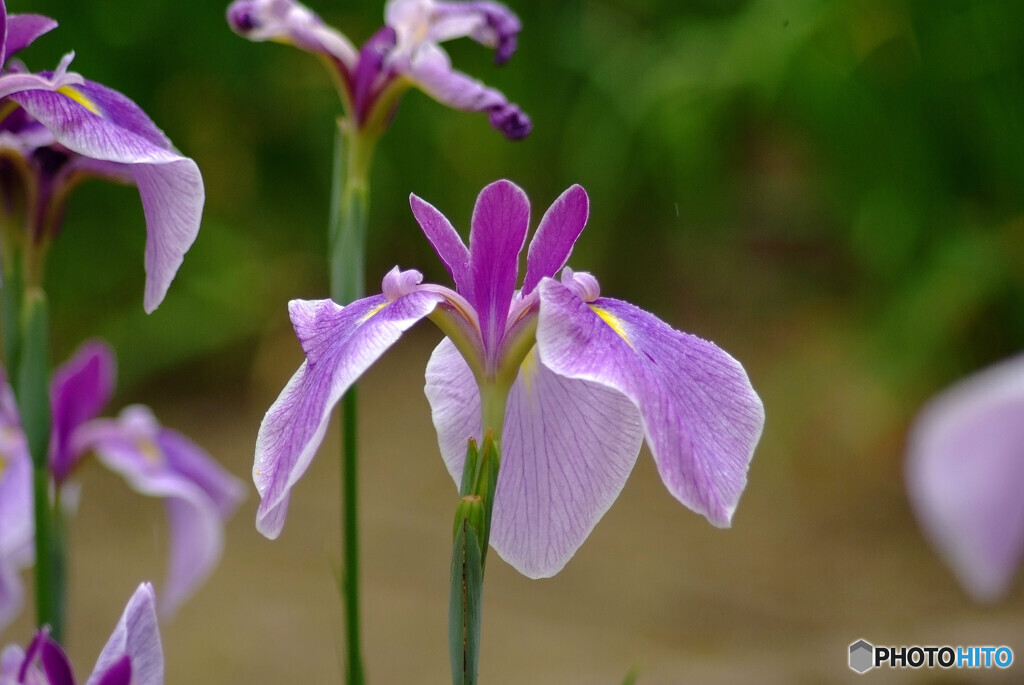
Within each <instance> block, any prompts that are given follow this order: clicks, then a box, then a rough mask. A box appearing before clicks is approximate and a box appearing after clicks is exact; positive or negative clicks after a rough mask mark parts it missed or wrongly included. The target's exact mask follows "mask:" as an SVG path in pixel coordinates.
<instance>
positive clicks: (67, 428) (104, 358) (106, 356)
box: [50, 340, 115, 484]
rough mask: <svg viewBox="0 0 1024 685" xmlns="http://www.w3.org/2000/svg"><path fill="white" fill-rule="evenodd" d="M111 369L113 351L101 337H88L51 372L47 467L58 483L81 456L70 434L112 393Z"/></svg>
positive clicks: (65, 476) (97, 409)
mask: <svg viewBox="0 0 1024 685" xmlns="http://www.w3.org/2000/svg"><path fill="white" fill-rule="evenodd" d="M114 368H115V367H114V353H113V351H112V350H111V349H110V347H109V346H108V345H107V344H106V343H104V342H102V341H100V340H90V341H88V342H86V343H84V344H83V345H82V346H81V347H79V348H78V350H77V351H76V352H75V354H74V355H73V356H72V357H71V359H69V360H68V361H67V362H65V363H64V364H63V365H61V366H60V367H59V368H58V369H57V370H56V371H55V372H54V374H53V380H52V381H51V382H50V407H51V408H52V410H53V430H52V431H51V433H50V469H51V471H52V472H53V478H54V480H55V481H56V482H57V483H58V484H59V483H61V482H62V481H63V480H64V479H65V478H67V476H68V474H69V473H70V472H71V470H72V468H74V466H75V463H76V459H77V457H78V456H80V453H76V452H75V451H74V450H73V447H72V442H71V435H72V433H73V432H74V430H75V429H76V428H78V426H80V425H81V424H83V423H85V422H86V421H88V420H89V419H92V418H95V417H96V416H98V415H99V413H100V412H101V411H103V407H105V406H106V404H107V402H108V401H110V396H111V395H112V394H113V393H114Z"/></svg>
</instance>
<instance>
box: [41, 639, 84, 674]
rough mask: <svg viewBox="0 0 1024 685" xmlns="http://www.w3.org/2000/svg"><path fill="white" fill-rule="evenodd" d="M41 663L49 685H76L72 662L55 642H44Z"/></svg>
mask: <svg viewBox="0 0 1024 685" xmlns="http://www.w3.org/2000/svg"><path fill="white" fill-rule="evenodd" d="M39 657H40V661H42V663H43V672H44V673H46V681H47V683H48V685H75V676H74V673H72V671H71V661H70V660H68V656H67V654H65V653H64V650H63V649H61V647H60V645H58V644H57V643H56V642H54V641H53V640H49V639H48V640H45V641H43V645H42V649H41V650H40V654H39Z"/></svg>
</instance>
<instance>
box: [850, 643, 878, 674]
mask: <svg viewBox="0 0 1024 685" xmlns="http://www.w3.org/2000/svg"><path fill="white" fill-rule="evenodd" d="M874 655H875V648H874V646H872V644H871V643H870V642H868V641H867V640H857V641H856V642H854V643H853V644H852V645H850V668H852V669H853V670H854V671H857V673H865V672H867V671H869V670H871V669H872V668H874V666H875V664H874V661H875V659H874Z"/></svg>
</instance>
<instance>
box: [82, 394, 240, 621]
mask: <svg viewBox="0 0 1024 685" xmlns="http://www.w3.org/2000/svg"><path fill="white" fill-rule="evenodd" d="M164 436H165V433H164V432H163V429H161V427H160V425H159V424H158V423H157V422H156V419H155V418H154V417H153V415H152V414H151V413H150V411H149V409H147V408H146V407H142V406H139V405H135V406H131V407H127V408H125V409H124V411H122V412H121V415H120V417H119V418H118V419H117V420H111V419H95V420H93V421H91V422H89V423H87V424H85V425H83V426H82V427H81V428H79V430H78V431H76V433H75V441H76V444H77V445H79V446H80V447H81V448H83V449H91V450H93V451H95V453H96V455H97V457H98V458H99V460H100V461H101V462H102V463H103V464H104V465H105V466H106V467H107V468H109V469H111V470H112V471H115V472H117V473H119V474H121V476H122V477H124V479H125V480H126V481H127V482H128V485H129V486H130V487H131V488H132V489H133V490H135V491H136V492H138V493H141V494H143V495H148V496H150V497H160V498H163V499H164V500H165V501H164V505H165V507H166V509H167V520H168V525H169V528H170V543H171V550H170V560H169V568H168V571H167V580H166V584H165V588H164V591H163V593H162V596H161V611H162V613H164V614H165V615H168V616H169V615H173V614H174V613H175V612H176V611H177V609H178V607H179V606H180V605H181V604H182V602H184V601H185V600H186V599H188V598H189V597H190V596H191V595H192V594H193V593H194V592H195V590H196V589H197V588H198V586H199V585H201V584H202V583H203V581H205V580H206V578H207V577H208V576H209V575H210V573H212V572H213V569H214V568H215V567H216V565H217V562H218V561H219V560H220V555H221V551H222V549H223V546H224V524H223V521H222V519H221V515H220V513H219V511H218V509H217V505H216V503H215V502H214V501H213V500H212V499H211V498H210V496H209V495H208V494H207V493H206V492H205V491H204V490H203V489H202V488H201V487H200V486H199V485H197V484H196V483H194V482H192V481H191V480H190V479H189V478H188V477H186V476H185V475H183V474H181V473H178V472H176V471H175V470H174V469H173V467H172V466H171V465H170V463H169V461H168V459H167V456H166V455H165V454H164V453H163V452H162V450H161V437H164Z"/></svg>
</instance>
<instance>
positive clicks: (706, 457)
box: [537, 279, 764, 526]
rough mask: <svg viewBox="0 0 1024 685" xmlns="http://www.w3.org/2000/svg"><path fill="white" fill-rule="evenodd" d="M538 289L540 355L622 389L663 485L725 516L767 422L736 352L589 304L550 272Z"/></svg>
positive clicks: (624, 308)
mask: <svg viewBox="0 0 1024 685" xmlns="http://www.w3.org/2000/svg"><path fill="white" fill-rule="evenodd" d="M539 292H540V299H541V304H540V314H539V319H538V325H537V348H538V351H539V352H540V356H541V359H542V360H543V362H544V364H545V365H546V366H547V367H548V368H550V369H551V370H552V371H554V372H555V373H557V374H559V375H562V376H567V377H569V378H578V379H581V380H590V381H593V382H595V383H599V384H602V385H605V386H607V387H609V388H612V389H615V390H618V391H619V392H621V393H623V394H624V395H625V396H626V397H628V398H629V399H630V400H631V401H632V402H633V404H635V405H636V406H637V408H638V409H639V410H640V415H641V416H642V418H643V425H644V432H645V434H646V437H647V442H648V444H649V445H650V448H651V453H652V454H653V455H654V460H655V463H656V464H657V466H658V472H659V473H660V474H661V478H662V480H663V481H664V483H665V485H666V487H668V490H669V492H671V493H672V495H673V496H674V497H676V499H678V500H679V501H680V502H682V503H683V504H685V505H686V506H687V507H689V508H690V509H692V510H694V511H696V512H698V513H700V514H703V515H704V516H706V517H707V519H708V520H709V521H710V522H711V523H713V524H715V525H717V526H728V525H729V523H730V521H731V519H732V514H733V511H734V510H735V508H736V505H737V503H738V502H739V498H740V495H741V494H742V492H743V488H744V486H745V485H746V480H747V467H748V465H749V463H750V459H751V458H752V456H753V452H754V447H755V446H756V445H757V441H758V439H759V438H760V435H761V428H762V426H763V424H764V408H763V406H762V405H761V400H760V398H759V397H758V396H757V394H756V393H755V392H754V390H753V388H752V387H751V386H750V381H749V380H748V379H747V374H746V372H745V371H744V370H743V367H742V366H740V364H739V362H737V361H736V360H735V359H733V358H732V357H730V356H729V355H728V354H726V353H725V352H723V351H722V350H720V349H719V348H717V347H715V346H714V345H712V344H711V343H709V342H707V341H704V340H701V339H700V338H697V337H694V336H692V335H687V334H685V333H680V332H679V331H676V330H673V329H672V328H671V327H669V326H668V325H667V324H665V323H664V322H662V321H661V320H659V319H658V318H656V317H654V316H652V315H651V314H648V313H647V312H645V311H643V310H641V309H638V308H636V307H634V306H633V305H630V304H628V303H625V302H621V301H619V300H612V299H609V298H599V299H597V300H596V301H594V302H593V303H589V304H588V303H586V302H584V301H583V300H581V299H580V298H579V297H578V296H577V295H576V294H575V293H574V292H573V291H572V290H570V289H569V288H567V287H566V286H564V285H562V284H560V283H558V282H557V281H554V280H552V279H544V280H543V281H541V284H540V286H539Z"/></svg>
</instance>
